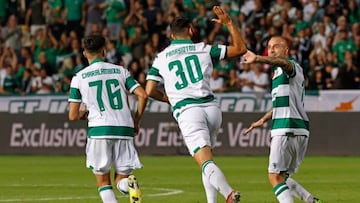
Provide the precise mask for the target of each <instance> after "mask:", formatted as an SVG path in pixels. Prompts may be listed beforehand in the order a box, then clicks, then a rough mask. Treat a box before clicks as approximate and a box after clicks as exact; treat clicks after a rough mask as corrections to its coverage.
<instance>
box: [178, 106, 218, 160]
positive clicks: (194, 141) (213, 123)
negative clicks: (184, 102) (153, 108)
mask: <svg viewBox="0 0 360 203" xmlns="http://www.w3.org/2000/svg"><path fill="white" fill-rule="evenodd" d="M177 121H178V124H179V128H180V130H181V134H182V135H183V138H184V142H185V144H186V146H187V148H188V150H189V152H190V154H191V156H194V154H195V153H196V152H197V151H198V150H199V149H201V148H203V147H205V146H210V147H211V148H213V147H214V146H215V143H216V137H217V135H218V131H219V128H220V126H221V122H222V115H221V111H220V109H219V107H218V106H217V105H209V106H192V107H190V108H187V109H185V110H184V111H182V112H181V113H180V115H179V117H178V118H177Z"/></svg>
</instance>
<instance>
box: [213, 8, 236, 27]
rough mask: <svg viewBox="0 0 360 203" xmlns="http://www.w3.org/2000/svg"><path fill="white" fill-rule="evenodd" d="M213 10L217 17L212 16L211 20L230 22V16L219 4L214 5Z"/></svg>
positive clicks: (223, 22) (222, 22)
mask: <svg viewBox="0 0 360 203" xmlns="http://www.w3.org/2000/svg"><path fill="white" fill-rule="evenodd" d="M213 12H214V13H215V15H216V16H217V17H218V18H217V19H216V18H213V19H212V20H211V21H214V22H217V23H221V24H227V25H228V24H230V23H231V18H230V16H229V15H228V14H227V13H226V12H225V11H224V10H223V9H222V8H221V7H220V6H214V7H213Z"/></svg>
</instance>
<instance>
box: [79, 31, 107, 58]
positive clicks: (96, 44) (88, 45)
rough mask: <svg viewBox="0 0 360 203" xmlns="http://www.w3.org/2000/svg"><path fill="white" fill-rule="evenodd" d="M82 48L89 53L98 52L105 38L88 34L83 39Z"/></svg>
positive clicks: (101, 48)
mask: <svg viewBox="0 0 360 203" xmlns="http://www.w3.org/2000/svg"><path fill="white" fill-rule="evenodd" d="M82 43H83V46H84V49H85V50H86V51H87V52H89V53H91V54H95V53H100V52H101V51H102V50H103V48H104V47H105V38H104V37H103V36H101V35H90V36H87V37H85V38H84V39H83V42H82Z"/></svg>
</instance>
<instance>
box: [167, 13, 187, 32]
mask: <svg viewBox="0 0 360 203" xmlns="http://www.w3.org/2000/svg"><path fill="white" fill-rule="evenodd" d="M190 25H191V22H190V20H189V19H187V18H185V17H175V19H174V20H173V21H172V22H171V24H170V30H171V32H172V33H174V34H175V35H176V34H183V33H186V31H187V29H188V28H189V27H190Z"/></svg>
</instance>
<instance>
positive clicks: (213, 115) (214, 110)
mask: <svg viewBox="0 0 360 203" xmlns="http://www.w3.org/2000/svg"><path fill="white" fill-rule="evenodd" d="M205 112H206V114H207V117H206V118H207V123H208V128H209V132H210V143H211V145H210V146H211V148H214V147H215V146H216V140H217V136H218V134H219V129H220V126H221V123H222V112H221V110H220V109H219V107H218V106H217V105H215V106H208V107H206V108H205ZM238 201H240V192H238V191H236V190H234V189H232V192H231V193H230V194H228V195H227V197H226V202H238Z"/></svg>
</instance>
